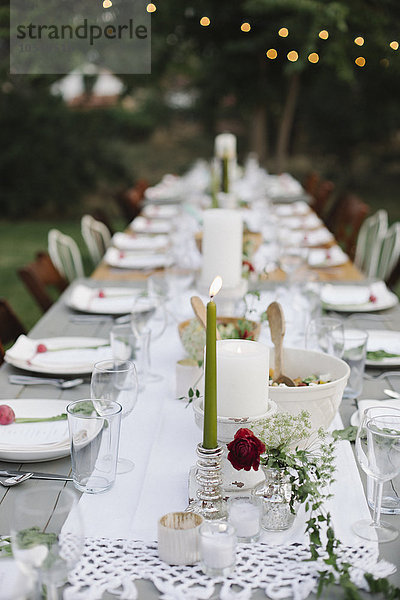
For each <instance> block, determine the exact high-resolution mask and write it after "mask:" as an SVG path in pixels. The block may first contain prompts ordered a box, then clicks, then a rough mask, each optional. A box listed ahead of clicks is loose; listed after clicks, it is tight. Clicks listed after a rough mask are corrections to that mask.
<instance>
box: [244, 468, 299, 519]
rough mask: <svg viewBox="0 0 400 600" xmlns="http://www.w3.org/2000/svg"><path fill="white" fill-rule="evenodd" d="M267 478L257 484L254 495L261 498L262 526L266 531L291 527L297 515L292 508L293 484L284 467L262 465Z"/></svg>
mask: <svg viewBox="0 0 400 600" xmlns="http://www.w3.org/2000/svg"><path fill="white" fill-rule="evenodd" d="M260 466H261V468H262V470H263V472H264V476H265V479H264V481H262V482H261V483H259V484H258V485H256V486H255V488H254V490H253V495H254V496H256V497H258V498H260V499H261V505H262V513H261V527H262V528H263V529H265V530H266V531H284V530H285V529H289V528H290V527H291V526H292V525H293V522H294V519H295V517H296V515H295V514H293V513H292V512H291V510H290V498H291V496H292V485H291V483H290V481H289V477H288V475H286V474H285V473H284V471H283V470H282V469H275V468H272V469H271V468H270V467H267V466H263V465H260Z"/></svg>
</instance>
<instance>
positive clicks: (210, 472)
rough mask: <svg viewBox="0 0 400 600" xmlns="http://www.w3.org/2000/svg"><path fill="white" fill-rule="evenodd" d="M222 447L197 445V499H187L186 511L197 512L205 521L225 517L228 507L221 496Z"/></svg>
mask: <svg viewBox="0 0 400 600" xmlns="http://www.w3.org/2000/svg"><path fill="white" fill-rule="evenodd" d="M223 452H224V451H223V448H222V447H221V446H217V447H216V448H204V447H203V446H202V445H201V444H198V445H197V450H196V453H197V456H198V459H197V465H196V481H197V484H198V488H197V499H192V500H191V501H189V506H188V507H187V509H186V510H187V511H188V512H194V513H196V514H199V515H201V516H202V517H203V519H205V520H206V521H216V520H221V519H226V518H227V516H228V509H227V505H226V501H225V500H224V498H223V497H222V475H221V460H222V455H223Z"/></svg>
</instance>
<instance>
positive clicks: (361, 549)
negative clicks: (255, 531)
mask: <svg viewBox="0 0 400 600" xmlns="http://www.w3.org/2000/svg"><path fill="white" fill-rule="evenodd" d="M342 550H343V554H342V559H344V560H345V561H347V562H349V563H351V564H352V565H353V567H352V569H351V579H352V581H353V582H354V584H355V585H356V586H357V587H359V588H362V589H368V585H367V583H366V581H365V579H364V573H371V574H372V575H374V577H376V578H379V577H387V576H388V575H390V574H391V573H393V572H394V571H395V567H394V566H393V565H391V564H390V563H388V562H386V561H383V560H381V561H378V550H377V549H376V548H374V547H373V546H358V547H350V546H342ZM309 556H310V554H309V551H308V549H307V547H306V546H305V545H304V544H290V545H285V546H270V545H268V544H261V543H258V544H238V551H237V561H236V568H235V571H234V573H233V574H232V575H230V576H229V577H226V578H213V579H211V578H209V577H207V576H206V575H204V573H203V572H202V570H201V568H200V565H199V564H196V565H193V566H175V567H173V566H170V565H167V564H166V563H164V562H163V561H161V560H160V559H159V558H158V553H157V543H155V542H154V543H145V542H136V541H129V540H111V539H108V538H102V539H98V538H88V539H87V540H86V547H85V552H84V555H83V557H82V560H81V562H80V563H79V565H78V566H77V568H76V569H75V570H74V571H73V572H72V573H71V574H70V577H69V582H70V584H71V586H70V587H69V588H68V589H67V590H66V591H65V592H64V599H65V600H96V599H98V598H101V597H102V595H103V593H105V592H109V593H113V594H115V595H116V596H118V597H119V598H123V599H124V600H134V599H136V598H137V597H138V593H137V589H136V586H135V580H136V579H147V580H150V581H152V582H153V584H154V585H155V587H156V588H157V590H158V591H159V592H160V598H162V599H163V600H204V599H207V598H210V596H211V595H212V594H213V593H214V592H215V586H216V584H218V583H220V584H221V588H220V591H219V598H221V600H231V599H232V600H233V599H235V600H247V599H248V598H250V597H251V594H252V591H253V590H255V589H257V588H260V589H262V590H264V592H265V594H266V596H268V597H269V598H270V599H271V600H281V599H283V598H293V599H294V600H304V599H305V598H307V596H308V595H309V594H310V593H311V592H313V591H314V592H315V591H316V589H317V585H318V577H319V575H318V572H319V571H322V570H325V569H326V568H327V567H326V565H325V564H324V563H323V562H322V560H319V561H309V560H308V559H309Z"/></svg>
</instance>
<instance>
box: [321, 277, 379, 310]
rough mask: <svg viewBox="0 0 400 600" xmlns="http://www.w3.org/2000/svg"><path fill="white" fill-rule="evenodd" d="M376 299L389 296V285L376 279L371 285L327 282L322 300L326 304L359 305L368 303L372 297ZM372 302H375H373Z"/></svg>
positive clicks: (322, 292)
mask: <svg viewBox="0 0 400 600" xmlns="http://www.w3.org/2000/svg"><path fill="white" fill-rule="evenodd" d="M371 295H372V296H374V297H375V298H376V300H381V299H384V298H385V297H386V296H387V287H386V285H385V283H384V282H383V281H376V282H375V283H373V284H371V285H370V286H365V285H332V284H329V283H328V284H326V285H324V287H323V288H322V290H321V300H322V302H325V304H331V305H336V306H353V305H354V306H358V305H363V304H368V303H369V301H370V297H371ZM371 304H373V303H372V302H371Z"/></svg>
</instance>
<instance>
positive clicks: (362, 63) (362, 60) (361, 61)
mask: <svg viewBox="0 0 400 600" xmlns="http://www.w3.org/2000/svg"><path fill="white" fill-rule="evenodd" d="M354 62H355V63H356V65H357V67H364V66H365V63H366V60H365V58H364V57H363V56H357V58H356V60H355V61H354Z"/></svg>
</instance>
